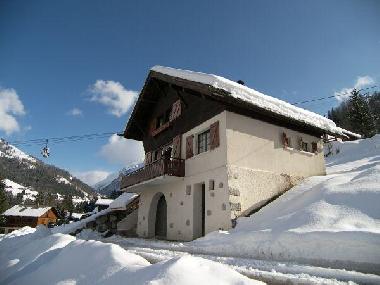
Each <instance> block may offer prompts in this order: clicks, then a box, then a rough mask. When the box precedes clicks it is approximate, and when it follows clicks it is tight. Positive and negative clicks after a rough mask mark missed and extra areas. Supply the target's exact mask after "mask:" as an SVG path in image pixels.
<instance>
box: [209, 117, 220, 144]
mask: <svg viewBox="0 0 380 285" xmlns="http://www.w3.org/2000/svg"><path fill="white" fill-rule="evenodd" d="M218 146H219V121H216V122H215V123H213V124H211V126H210V149H211V150H212V149H214V148H217V147H218Z"/></svg>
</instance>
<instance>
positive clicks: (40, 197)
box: [34, 192, 45, 207]
mask: <svg viewBox="0 0 380 285" xmlns="http://www.w3.org/2000/svg"><path fill="white" fill-rule="evenodd" d="M34 204H35V205H36V206H37V207H41V206H43V205H45V195H44V193H42V192H38V193H37V195H36V200H35V201H34Z"/></svg>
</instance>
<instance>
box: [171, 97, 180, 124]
mask: <svg viewBox="0 0 380 285" xmlns="http://www.w3.org/2000/svg"><path fill="white" fill-rule="evenodd" d="M179 116H181V100H177V101H175V102H174V103H173V106H172V111H171V112H170V117H169V121H170V122H171V121H174V120H175V119H177V118H178V117H179Z"/></svg>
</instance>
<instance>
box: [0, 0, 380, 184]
mask: <svg viewBox="0 0 380 285" xmlns="http://www.w3.org/2000/svg"><path fill="white" fill-rule="evenodd" d="M379 14H380V1H365V0H361V1H304V0H302V1H186V2H185V1H18V0H14V1H2V0H1V1H0V88H1V89H0V137H5V138H6V139H7V140H10V141H14V140H26V139H33V138H45V137H60V136H67V135H77V134H78V135H80V134H88V133H103V132H113V131H121V130H122V129H123V128H124V125H125V123H126V121H127V120H128V117H129V114H130V111H131V110H130V106H131V103H130V100H132V99H133V98H135V97H134V96H136V94H137V92H138V91H139V90H140V89H141V88H142V85H143V83H144V80H145V78H146V75H147V73H148V70H149V68H150V67H152V66H154V65H164V66H171V67H177V68H183V69H190V70H195V71H202V72H206V73H214V74H218V75H221V76H224V77H227V78H229V79H233V80H237V79H242V80H244V81H245V83H246V85H248V86H250V87H253V88H254V89H256V90H259V91H262V92H264V93H266V94H268V95H271V96H274V97H278V98H281V99H284V100H286V101H289V102H297V101H303V100H307V99H310V98H315V97H323V96H330V95H333V94H334V92H339V91H340V90H345V88H352V87H354V86H355V85H356V86H371V85H374V84H376V83H377V84H378V83H379V81H380V68H379V67H380V33H379V27H380V17H379ZM358 79H359V81H358ZM1 96H3V101H1ZM107 96H108V97H107ZM109 96H111V97H112V98H113V101H112V100H111V102H109V101H107V100H106V99H107V98H109ZM4 98H8V101H6V100H5V99H4ZM10 98H11V99H12V100H13V101H12V100H11V99H10ZM16 99H17V100H16ZM132 101H133V100H132ZM6 102H8V103H6ZM10 102H11V103H10ZM1 104H2V105H1ZM6 104H8V105H7V106H6ZM336 104H337V100H335V99H331V100H325V101H320V102H317V103H312V104H305V105H303V107H304V108H307V109H310V110H312V111H315V112H318V113H320V114H325V113H326V112H327V110H328V109H329V108H331V107H332V106H334V105H336ZM73 109H76V112H72V111H73ZM75 113H76V115H75ZM10 117H12V118H13V119H14V120H15V121H16V122H17V125H15V123H14V121H12V120H11V121H10V120H9V119H10ZM1 121H2V122H1ZM12 122H13V123H12ZM50 147H51V151H52V155H51V157H50V158H48V159H47V160H46V161H47V162H48V163H52V164H55V165H57V166H60V167H63V168H65V169H68V170H70V171H72V172H74V173H77V174H78V175H80V174H82V175H83V174H94V175H93V176H92V177H90V178H92V181H94V179H95V180H96V179H100V178H101V177H102V176H105V174H106V173H108V172H112V171H116V170H118V169H119V168H120V167H122V166H124V165H125V164H128V163H129V162H131V161H134V160H136V159H137V157H138V156H139V154H141V148H140V147H139V145H136V144H135V143H132V142H125V141H121V140H117V139H116V138H113V139H112V140H109V139H107V138H104V139H100V140H96V141H89V142H81V143H66V144H59V145H58V144H57V145H51V146H50ZM22 149H23V150H25V151H26V152H29V153H31V154H33V155H35V156H37V157H40V154H39V149H38V148H37V147H35V146H25V147H22ZM117 151H121V152H122V154H121V155H120V154H118V155H115V152H117ZM123 154H124V155H123ZM96 170H97V171H103V172H97V173H96V172H93V171H96ZM85 178H87V180H88V179H89V176H86V177H85Z"/></svg>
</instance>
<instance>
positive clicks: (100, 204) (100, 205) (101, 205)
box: [95, 198, 113, 211]
mask: <svg viewBox="0 0 380 285" xmlns="http://www.w3.org/2000/svg"><path fill="white" fill-rule="evenodd" d="M112 202H113V200H112V199H103V198H99V199H98V200H96V202H95V207H96V208H97V209H98V211H102V210H104V209H107V208H108V206H109V205H110V204H111V203H112Z"/></svg>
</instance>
